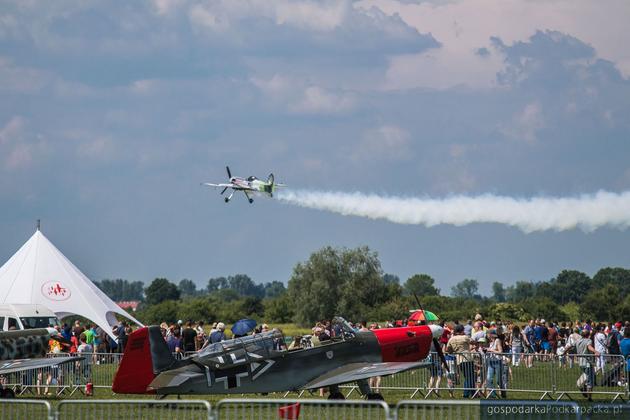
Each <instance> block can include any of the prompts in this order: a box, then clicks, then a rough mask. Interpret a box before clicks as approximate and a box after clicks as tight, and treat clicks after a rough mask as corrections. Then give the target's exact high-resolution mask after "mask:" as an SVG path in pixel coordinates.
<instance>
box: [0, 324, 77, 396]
mask: <svg viewBox="0 0 630 420" xmlns="http://www.w3.org/2000/svg"><path fill="white" fill-rule="evenodd" d="M51 339H53V340H57V341H61V342H65V341H66V340H65V339H64V338H63V337H62V336H61V335H60V334H59V332H57V330H55V329H54V328H37V329H30V330H15V331H2V332H0V376H3V375H8V374H10V373H15V372H22V371H25V370H31V369H40V368H46V367H51V366H59V365H62V364H65V363H70V362H74V361H77V360H83V357H52V358H46V352H47V351H48V342H49V340H51ZM14 396H15V393H14V392H13V390H12V389H10V388H5V387H3V386H2V385H1V384H0V398H13V397H14Z"/></svg>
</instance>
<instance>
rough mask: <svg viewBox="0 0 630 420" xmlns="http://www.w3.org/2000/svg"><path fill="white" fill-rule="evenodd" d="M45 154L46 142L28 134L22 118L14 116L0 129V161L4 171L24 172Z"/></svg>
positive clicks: (26, 124) (39, 137)
mask: <svg viewBox="0 0 630 420" xmlns="http://www.w3.org/2000/svg"><path fill="white" fill-rule="evenodd" d="M46 153H47V144H46V141H45V140H44V139H43V138H42V136H34V135H33V134H31V133H30V131H29V128H28V122H27V120H26V119H25V118H23V117H22V116H19V115H15V116H13V117H11V119H9V121H7V123H6V124H5V125H4V126H2V127H0V161H1V162H2V167H3V169H4V170H5V171H7V172H13V171H16V170H26V169H28V168H30V167H31V166H32V164H33V163H34V162H35V161H36V160H37V159H39V158H42V157H43V156H44V155H45V154H46Z"/></svg>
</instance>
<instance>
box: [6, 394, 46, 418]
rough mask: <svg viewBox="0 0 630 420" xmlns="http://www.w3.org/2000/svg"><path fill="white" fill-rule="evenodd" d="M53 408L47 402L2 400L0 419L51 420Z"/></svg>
mask: <svg viewBox="0 0 630 420" xmlns="http://www.w3.org/2000/svg"><path fill="white" fill-rule="evenodd" d="M52 418H53V413H52V408H51V406H50V403H49V402H47V401H33V400H15V399H11V400H0V419H28V420H51V419H52Z"/></svg>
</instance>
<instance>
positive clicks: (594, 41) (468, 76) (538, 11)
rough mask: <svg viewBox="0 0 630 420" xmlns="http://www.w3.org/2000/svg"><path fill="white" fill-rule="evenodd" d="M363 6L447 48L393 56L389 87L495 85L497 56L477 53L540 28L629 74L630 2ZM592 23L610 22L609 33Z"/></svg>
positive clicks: (502, 0)
mask: <svg viewBox="0 0 630 420" xmlns="http://www.w3.org/2000/svg"><path fill="white" fill-rule="evenodd" d="M359 5H360V7H364V8H368V7H372V6H376V7H379V8H380V9H381V10H383V11H384V12H385V13H387V14H390V15H393V14H399V15H400V17H401V18H402V19H403V20H404V21H405V22H406V23H407V24H408V25H410V26H412V27H414V28H416V29H417V30H418V31H420V32H423V33H424V32H430V33H431V34H433V35H434V36H435V38H436V39H437V40H438V41H439V42H440V43H441V44H442V47H441V48H440V49H438V50H431V51H428V52H425V53H423V54H415V55H407V56H401V57H393V58H392V59H391V63H390V68H389V70H388V74H387V80H386V83H385V88H387V89H399V88H411V87H426V88H437V89H444V88H448V87H451V86H456V85H460V84H464V85H468V86H470V87H478V88H487V87H490V86H493V81H494V79H495V75H496V73H497V72H498V71H499V70H500V69H501V66H502V63H501V57H500V56H499V55H497V54H490V55H489V56H485V57H480V56H479V55H478V54H476V53H475V52H476V51H477V50H478V49H479V48H481V47H487V46H488V45H489V39H490V37H492V36H497V37H499V38H501V39H502V40H503V41H504V42H506V43H507V44H510V43H513V42H515V41H519V40H525V39H527V38H528V37H529V36H531V35H532V34H533V33H534V32H535V31H536V30H545V29H551V30H556V31H560V32H563V33H567V34H570V35H572V36H574V37H577V38H578V39H580V40H582V41H583V42H585V43H587V44H590V45H592V46H593V47H595V49H596V50H597V54H598V57H600V58H604V59H607V60H610V61H613V62H615V63H617V68H618V69H619V70H620V71H622V72H623V73H624V74H625V76H626V77H628V76H630V49H628V48H627V42H625V39H626V38H627V22H628V19H630V3H629V2H627V1H625V0H616V1H610V2H607V3H606V6H605V7H603V6H602V5H601V4H600V3H598V2H593V1H588V0H558V1H553V2H538V1H532V2H527V1H521V0H479V1H474V2H473V1H453V2H446V3H440V4H436V3H433V2H421V3H419V4H403V3H401V2H398V1H395V0H364V1H362V2H360V3H359ZM593 22H606V29H605V30H602V28H601V26H600V25H596V24H593Z"/></svg>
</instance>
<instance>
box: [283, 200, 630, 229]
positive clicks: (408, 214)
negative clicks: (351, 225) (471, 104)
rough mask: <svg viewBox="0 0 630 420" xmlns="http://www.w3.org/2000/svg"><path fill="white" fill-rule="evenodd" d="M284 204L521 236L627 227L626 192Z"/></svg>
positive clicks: (629, 215) (629, 219)
mask: <svg viewBox="0 0 630 420" xmlns="http://www.w3.org/2000/svg"><path fill="white" fill-rule="evenodd" d="M278 198H279V199H280V200H283V201H285V202H287V203H291V204H295V205H298V206H302V207H309V208H313V209H319V210H327V211H331V212H334V213H339V214H343V215H347V216H360V217H368V218H370V219H385V220H389V221H390V222H394V223H402V224H413V225H424V226H428V227H430V226H435V225H439V224H450V225H455V226H463V225H467V224H469V223H502V224H506V225H509V226H515V227H518V228H519V229H521V230H522V231H524V232H526V233H530V232H536V231H544V230H555V231H563V230H568V229H575V228H580V229H582V230H583V231H585V232H591V231H594V230H595V229H598V228H600V227H603V226H609V227H615V228H618V229H626V228H628V227H629V226H630V191H625V192H622V193H612V192H607V191H599V192H597V193H595V194H583V195H580V196H577V197H533V198H528V199H525V198H512V197H502V196H495V195H491V194H484V195H480V196H453V197H448V198H441V199H435V198H413V197H391V196H384V197H383V196H379V195H375V194H362V193H359V192H355V193H343V192H323V191H304V190H296V191H290V190H285V191H282V192H281V193H279V194H278Z"/></svg>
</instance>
